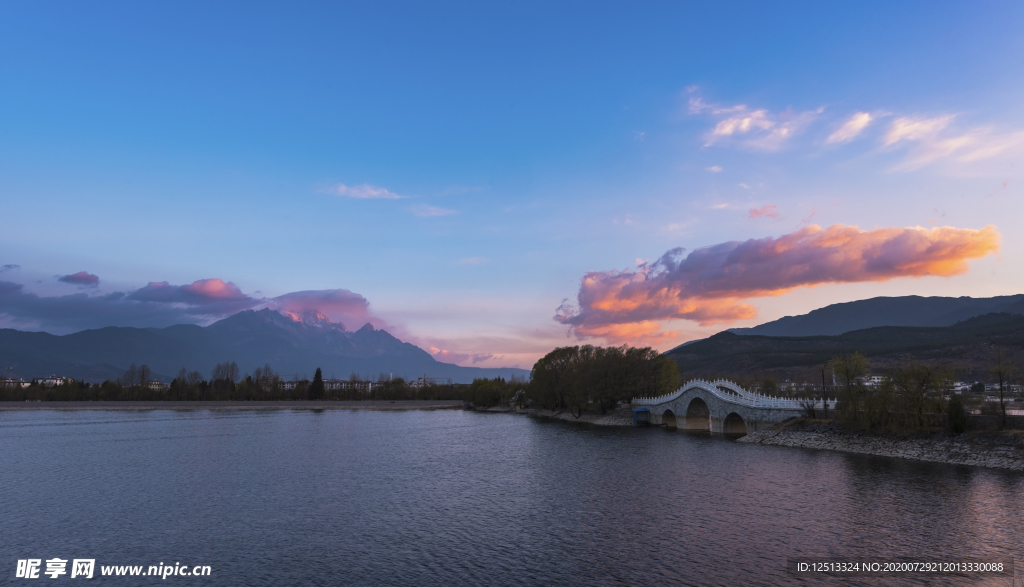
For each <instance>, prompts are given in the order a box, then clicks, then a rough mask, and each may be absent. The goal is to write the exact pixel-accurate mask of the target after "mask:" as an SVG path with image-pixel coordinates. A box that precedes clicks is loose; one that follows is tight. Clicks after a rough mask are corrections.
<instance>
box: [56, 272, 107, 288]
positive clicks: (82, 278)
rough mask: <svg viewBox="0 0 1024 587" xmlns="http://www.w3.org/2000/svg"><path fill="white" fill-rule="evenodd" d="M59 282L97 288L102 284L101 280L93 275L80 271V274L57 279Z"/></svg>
mask: <svg viewBox="0 0 1024 587" xmlns="http://www.w3.org/2000/svg"><path fill="white" fill-rule="evenodd" d="M57 281H63V282H64V283H73V284H75V285H83V286H87V287H95V286H97V285H99V284H100V278H99V277H98V276H96V275H93V274H92V273H88V272H86V271H79V272H78V273H72V274H71V275H61V276H60V277H58V278H57Z"/></svg>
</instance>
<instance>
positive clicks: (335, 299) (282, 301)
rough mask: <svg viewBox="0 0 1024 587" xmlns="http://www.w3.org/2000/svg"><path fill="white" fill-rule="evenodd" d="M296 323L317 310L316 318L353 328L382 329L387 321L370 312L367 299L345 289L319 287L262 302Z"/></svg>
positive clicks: (308, 317) (314, 314) (306, 318)
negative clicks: (367, 326) (369, 326)
mask: <svg viewBox="0 0 1024 587" xmlns="http://www.w3.org/2000/svg"><path fill="white" fill-rule="evenodd" d="M265 305H266V307H268V308H270V309H272V310H277V311H278V312H281V313H282V314H284V315H286V316H289V317H290V318H291V319H292V320H295V321H297V322H308V321H310V320H311V318H313V317H316V315H317V314H318V313H319V315H320V318H321V319H322V318H327V319H328V320H330V321H332V322H335V323H339V324H342V325H348V326H349V327H351V328H353V329H356V328H360V327H362V326H363V325H364V324H367V323H369V324H372V325H373V326H374V327H375V328H383V327H385V326H387V324H386V323H385V322H384V321H383V320H381V319H380V318H378V317H376V316H374V315H373V313H372V312H371V311H370V302H369V301H367V299H366V298H364V297H363V296H361V295H359V294H357V293H354V292H351V291H349V290H347V289H320V290H306V291H297V292H292V293H287V294H284V295H282V296H278V297H276V298H272V299H270V300H268V301H267V302H266V304H265Z"/></svg>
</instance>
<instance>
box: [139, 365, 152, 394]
mask: <svg viewBox="0 0 1024 587" xmlns="http://www.w3.org/2000/svg"><path fill="white" fill-rule="evenodd" d="M152 375H153V371H152V370H150V368H149V365H147V364H145V363H143V364H142V365H140V366H139V372H138V374H137V375H136V376H135V377H136V380H137V381H138V382H139V388H141V390H142V391H143V392H144V391H145V390H146V384H148V383H149V379H150V377H151V376H152Z"/></svg>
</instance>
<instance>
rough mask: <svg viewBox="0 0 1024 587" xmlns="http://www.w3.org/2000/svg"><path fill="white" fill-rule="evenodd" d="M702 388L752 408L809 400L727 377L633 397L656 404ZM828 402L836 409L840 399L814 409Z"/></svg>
mask: <svg viewBox="0 0 1024 587" xmlns="http://www.w3.org/2000/svg"><path fill="white" fill-rule="evenodd" d="M694 388H700V389H702V390H704V391H707V392H709V393H711V394H712V395H714V396H716V397H718V398H719V399H721V400H723V401H726V402H729V403H733V404H739V405H742V406H748V407H751V408H779V409H784V410H802V409H804V408H805V406H807V402H808V401H809V400H806V399H793V398H784V397H775V396H770V395H763V394H760V393H754V392H752V391H748V390H746V389H743V388H742V387H740V386H739V385H737V384H736V383H733V382H732V381H728V380H725V379H719V380H717V381H705V380H703V379H693V380H691V381H689V382H687V383H686V385H683V386H682V387H680V388H679V389H677V390H676V391H674V392H672V393H666V394H665V395H660V396H658V397H639V398H633V400H632V402H631V403H632V404H633V405H640V406H654V405H658V404H663V403H666V402H670V401H672V400H675V399H677V398H679V397H680V396H681V395H683V394H684V393H686V392H687V391H689V390H691V389H694ZM826 402H827V403H828V407H829V408H830V409H835V407H836V403H837V402H838V400H835V399H828V400H816V401H815V402H814V409H815V410H820V409H823V408H824V407H825V403H826Z"/></svg>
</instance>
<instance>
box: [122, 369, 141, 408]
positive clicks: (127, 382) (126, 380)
mask: <svg viewBox="0 0 1024 587" xmlns="http://www.w3.org/2000/svg"><path fill="white" fill-rule="evenodd" d="M138 376H139V368H138V367H136V366H135V363H132V364H131V366H130V367H128V370H127V371H125V372H124V376H123V377H122V378H121V381H122V383H121V384H122V385H124V387H125V389H127V390H128V399H129V400H131V399H132V388H133V387H135V382H136V381H137V380H138Z"/></svg>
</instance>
